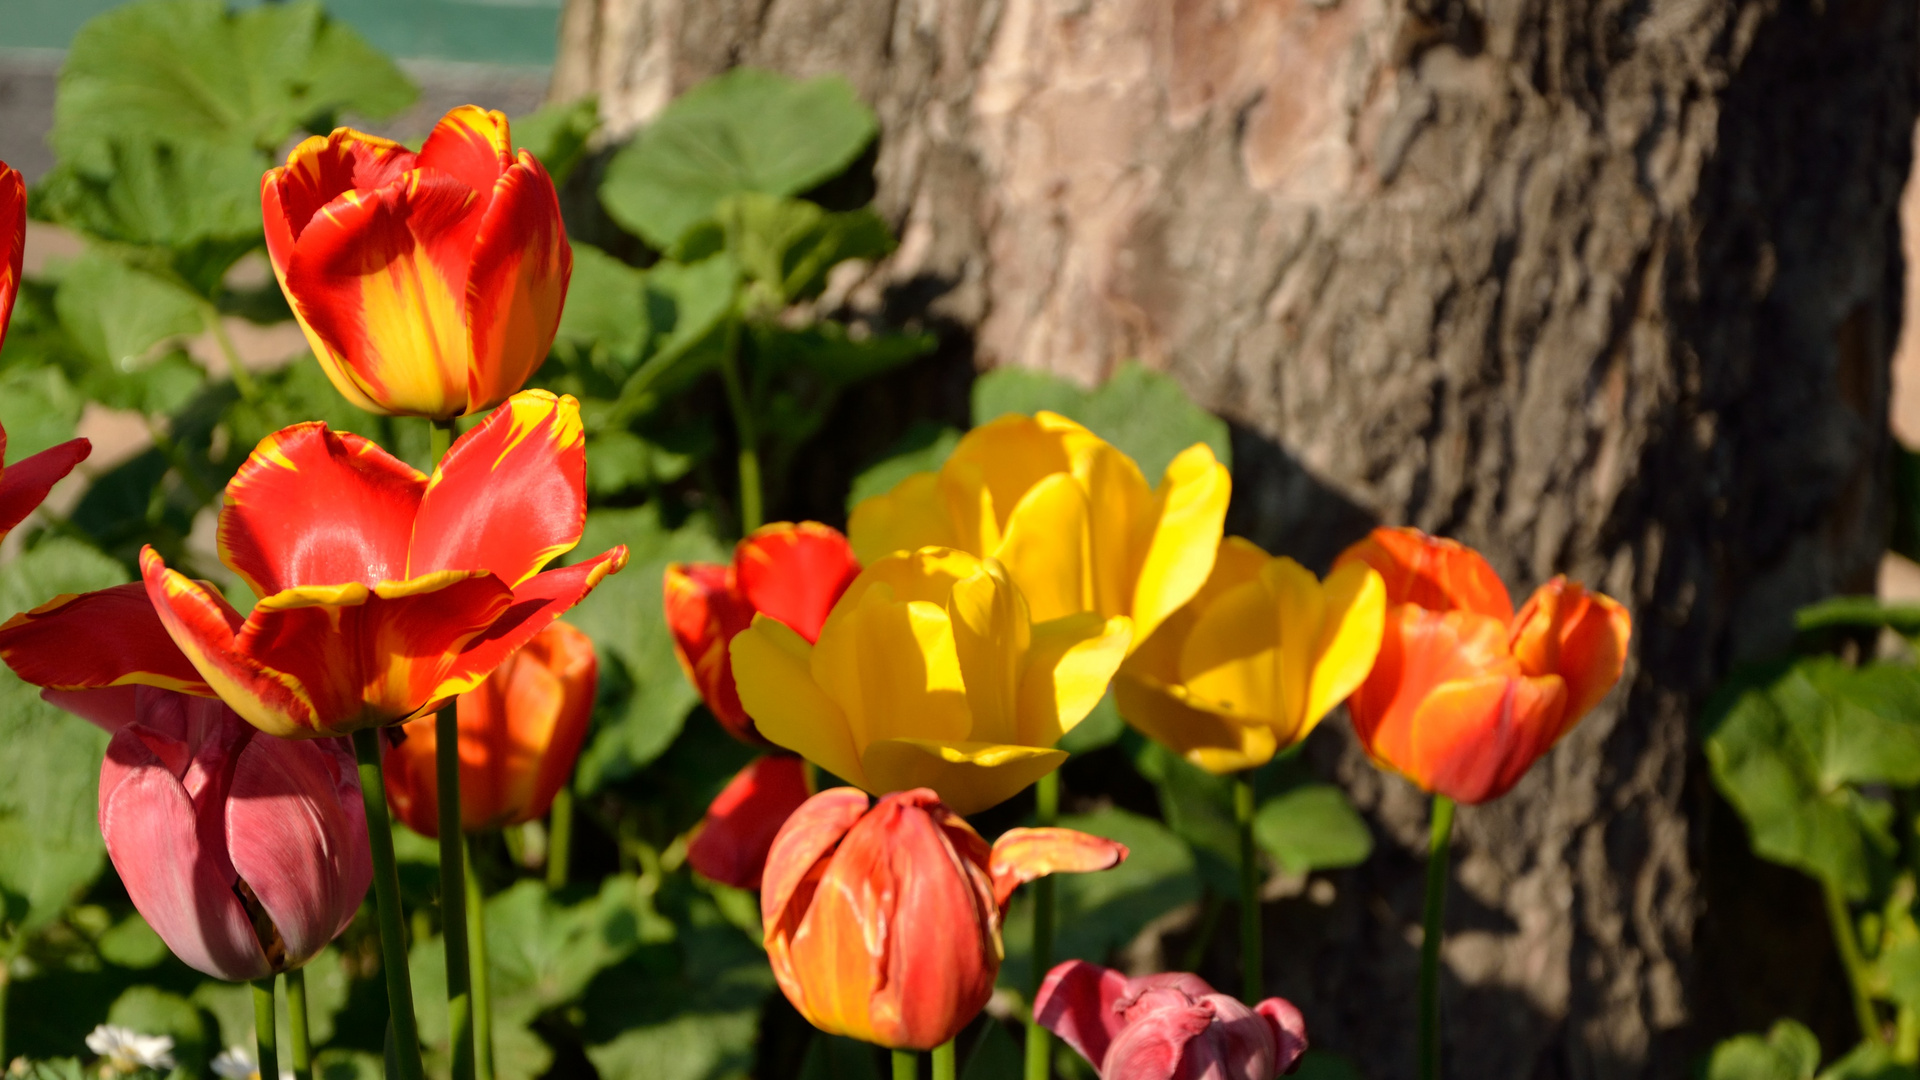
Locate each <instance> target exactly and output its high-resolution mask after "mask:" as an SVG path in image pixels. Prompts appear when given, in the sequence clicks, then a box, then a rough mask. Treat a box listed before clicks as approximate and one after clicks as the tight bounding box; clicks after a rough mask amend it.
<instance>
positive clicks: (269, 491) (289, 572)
mask: <svg viewBox="0 0 1920 1080" xmlns="http://www.w3.org/2000/svg"><path fill="white" fill-rule="evenodd" d="M426 487H427V478H426V477H424V476H422V475H420V473H419V471H418V470H416V469H414V468H413V466H411V465H408V464H407V463H406V462H403V461H401V460H400V459H398V458H396V457H394V456H393V455H392V454H389V453H387V452H386V451H385V450H382V449H381V448H380V446H379V444H377V443H375V442H373V441H372V440H370V439H363V438H361V437H360V436H358V435H353V434H350V433H347V432H336V431H330V430H328V428H327V426H326V425H325V424H323V423H320V422H319V421H312V422H309V423H304V424H295V425H293V426H292V427H288V428H284V429H282V430H280V431H278V432H275V433H274V434H272V435H269V436H267V437H266V438H264V439H262V440H260V445H259V446H257V447H255V448H254V451H253V453H252V454H249V455H248V456H247V460H246V463H245V464H243V465H242V466H240V471H239V472H238V473H236V474H235V475H234V478H233V480H232V481H231V482H229V483H228V484H227V493H226V498H225V499H224V500H223V502H222V503H221V507H220V532H219V547H220V561H221V562H222V563H223V564H225V565H226V567H227V568H228V569H229V570H232V571H233V572H234V573H236V574H238V575H240V578H241V580H243V581H245V582H246V583H247V585H248V587H249V588H251V589H252V590H253V591H254V594H255V595H257V596H271V595H273V594H274V593H277V592H281V591H283V590H286V589H292V588H297V587H300V586H303V585H338V584H342V583H344V582H349V581H356V582H359V583H360V584H362V585H375V584H378V583H379V582H382V581H397V580H400V579H403V578H405V577H406V576H407V543H408V539H409V537H410V536H411V535H412V533H413V519H414V514H415V512H416V511H418V509H419V508H420V499H421V495H422V494H423V493H424V492H425V491H426Z"/></svg>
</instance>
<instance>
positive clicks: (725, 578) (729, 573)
mask: <svg viewBox="0 0 1920 1080" xmlns="http://www.w3.org/2000/svg"><path fill="white" fill-rule="evenodd" d="M732 579H733V570H732V569H731V568H730V567H726V566H721V565H719V564H717V563H669V564H667V569H666V572H665V573H664V574H663V575H662V577H661V582H660V588H661V601H662V605H663V606H664V607H665V609H666V616H667V629H668V631H670V632H671V633H672V634H673V655H674V657H675V658H676V659H678V660H679V661H680V670H681V671H683V672H685V673H686V676H687V681H688V682H690V683H692V684H693V686H694V689H696V690H698V691H700V697H701V699H702V700H704V701H705V702H706V703H707V708H708V709H709V710H711V711H712V712H713V718H714V719H715V720H718V721H720V726H721V727H724V728H726V729H727V733H728V734H729V735H732V736H733V737H734V738H736V739H739V740H741V741H742V742H747V743H754V744H759V745H765V744H766V739H764V738H762V737H761V735H760V733H759V732H758V731H755V730H754V726H753V719H752V717H749V716H748V715H747V710H746V707H745V706H743V705H741V704H740V690H739V688H738V687H737V686H735V685H734V681H733V660H732V658H731V657H730V656H729V655H728V653H727V647H728V645H729V644H730V643H731V642H732V641H733V639H734V637H736V636H737V635H738V634H740V632H741V631H743V630H745V629H746V628H747V626H748V624H750V623H752V622H753V614H754V612H753V605H752V604H750V603H748V602H747V600H746V598H744V597H742V596H741V595H740V594H739V593H738V592H737V591H736V590H735V589H734V588H733V580H732ZM803 640H804V639H803Z"/></svg>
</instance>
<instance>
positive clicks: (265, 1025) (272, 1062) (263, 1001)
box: [253, 975, 280, 1080]
mask: <svg viewBox="0 0 1920 1080" xmlns="http://www.w3.org/2000/svg"><path fill="white" fill-rule="evenodd" d="M276 1034H277V1033H276V1032H275V1031H274V1027H273V976H271V975H269V976H267V977H266V978H264V979H255V980H253V1043H254V1046H255V1047H256V1050H255V1054H256V1056H257V1057H258V1058H259V1059H260V1061H259V1065H260V1080H280V1056H279V1054H278V1053H276V1052H275V1050H274V1046H273V1042H274V1038H275V1037H276Z"/></svg>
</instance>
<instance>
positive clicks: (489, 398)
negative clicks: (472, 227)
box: [421, 114, 573, 414]
mask: <svg viewBox="0 0 1920 1080" xmlns="http://www.w3.org/2000/svg"><path fill="white" fill-rule="evenodd" d="M495 115H498V114H495ZM441 123H442V124H445V123H446V121H444V120H443V121H441ZM504 130H505V129H504V120H503V121H502V132H503V134H504ZM438 134H439V132H438V131H437V130H436V131H435V135H436V136H437V135H438ZM428 144H429V146H428V149H432V138H431V137H430V138H429V139H428ZM421 156H422V157H423V158H424V157H425V156H426V151H424V150H423V151H422V152H421ZM480 190H481V191H483V192H484V191H487V190H488V189H485V188H482V189H480ZM491 196H492V202H491V203H490V205H488V206H487V208H486V214H485V216H484V217H483V218H482V219H481V221H480V231H479V233H478V234H477V235H476V236H475V237H474V244H473V265H472V269H471V270H470V271H469V272H468V282H467V318H468V327H469V332H470V333H471V335H472V341H473V364H472V366H471V367H470V368H469V369H468V372H467V409H466V411H467V412H468V413H470V414H471V413H476V412H480V411H481V410H483V409H491V408H493V407H494V406H495V405H498V404H499V403H500V402H502V401H505V400H506V399H507V398H508V397H509V396H510V395H512V394H513V393H514V392H515V391H517V390H519V389H520V388H521V387H522V386H524V385H525V384H526V381H527V379H528V377H529V376H531V375H532V374H533V373H534V370H535V369H536V368H538V367H539V366H540V365H541V364H542V363H544V362H545V361H546V359H547V351H548V350H549V349H551V348H552V347H553V336H554V333H555V331H557V330H559V328H560V308H561V305H563V304H564V303H565V302H566V299H567V283H568V281H569V280H570V279H571V278H572V276H573V248H572V247H571V246H570V245H569V244H568V243H567V232H566V229H565V227H564V226H563V225H562V224H561V221H560V200H559V197H558V196H557V195H556V194H555V193H554V190H553V181H552V179H550V178H549V177H548V176H547V170H545V169H544V168H541V166H540V162H539V161H537V160H535V159H534V157H533V155H532V154H529V153H527V152H526V151H524V150H522V151H521V152H520V160H519V161H518V162H517V163H515V164H514V165H513V166H512V167H511V168H509V169H507V170H506V171H505V173H504V175H501V176H500V178H499V180H498V181H497V183H495V184H494V185H493V187H492V189H491Z"/></svg>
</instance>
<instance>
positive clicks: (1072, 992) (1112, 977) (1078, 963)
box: [1033, 960, 1129, 1069]
mask: <svg viewBox="0 0 1920 1080" xmlns="http://www.w3.org/2000/svg"><path fill="white" fill-rule="evenodd" d="M1128 992H1129V987H1128V980H1127V977H1126V976H1125V975H1123V974H1121V973H1120V972H1118V971H1114V970H1112V969H1111V968H1103V967H1100V966H1099V965H1097V964H1089V963H1087V962H1086V961H1085V960H1068V961H1066V962H1064V963H1062V964H1059V965H1057V966H1055V967H1054V969H1053V970H1052V971H1049V972H1047V978H1046V981H1045V982H1042V983H1041V984H1040V992H1039V993H1037V994H1035V995H1034V998H1033V1016H1034V1019H1036V1020H1038V1021H1040V1025H1041V1026H1042V1027H1044V1028H1046V1029H1047V1030H1048V1031H1051V1032H1053V1033H1054V1034H1055V1035H1057V1036H1059V1037H1060V1039H1061V1041H1063V1042H1065V1043H1066V1044H1067V1045H1068V1046H1071V1047H1073V1048H1074V1049H1075V1050H1077V1051H1079V1052H1080V1056H1081V1057H1083V1058H1086V1059H1087V1061H1088V1062H1089V1063H1090V1064H1092V1065H1093V1066H1094V1068H1096V1069H1097V1068H1099V1067H1100V1064H1101V1062H1103V1061H1105V1060H1106V1058H1107V1048H1108V1047H1109V1046H1111V1045H1112V1043H1113V1037H1114V1036H1115V1035H1118V1034H1119V1033H1120V1029H1121V1028H1122V1027H1124V1026H1126V1019H1125V1017H1124V1015H1123V1014H1122V1013H1121V1011H1120V1010H1119V1009H1118V1008H1116V1007H1115V1006H1116V1004H1117V1003H1118V1002H1119V1001H1120V999H1121V998H1124V997H1126V996H1127V994H1128Z"/></svg>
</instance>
